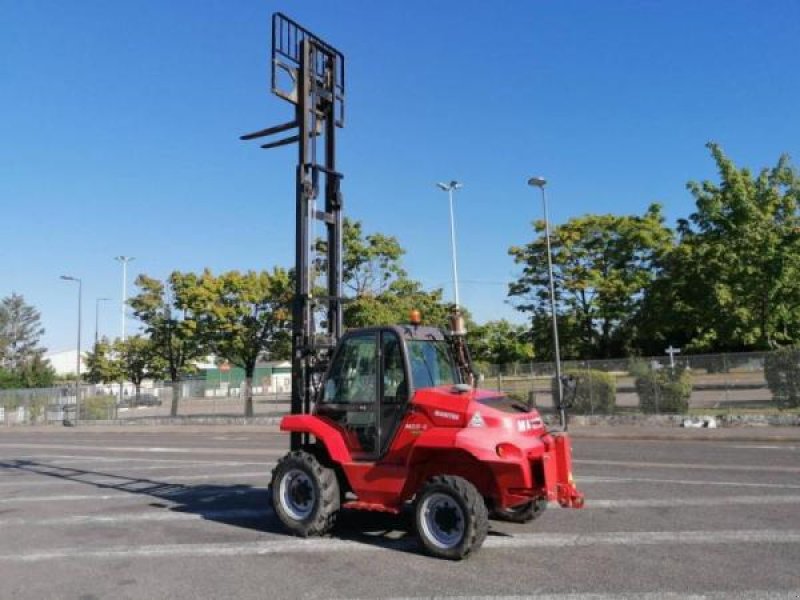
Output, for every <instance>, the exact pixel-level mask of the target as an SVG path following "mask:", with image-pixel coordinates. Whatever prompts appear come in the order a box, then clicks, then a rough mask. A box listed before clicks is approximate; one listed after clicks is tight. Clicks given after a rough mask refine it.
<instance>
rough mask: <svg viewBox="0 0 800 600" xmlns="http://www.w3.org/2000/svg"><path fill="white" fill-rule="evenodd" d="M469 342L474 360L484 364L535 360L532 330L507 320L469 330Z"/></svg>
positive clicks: (491, 322)
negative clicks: (531, 336)
mask: <svg viewBox="0 0 800 600" xmlns="http://www.w3.org/2000/svg"><path fill="white" fill-rule="evenodd" d="M467 342H468V344H469V350H470V354H471V355H472V359H473V360H475V361H479V362H482V363H488V364H492V365H504V364H509V363H516V362H523V361H530V360H532V359H533V346H532V345H531V340H530V328H528V327H525V326H524V325H515V324H514V323H510V322H508V321H506V320H505V319H500V320H499V321H488V322H486V323H484V324H483V325H475V326H473V327H471V328H469V331H468V334H467Z"/></svg>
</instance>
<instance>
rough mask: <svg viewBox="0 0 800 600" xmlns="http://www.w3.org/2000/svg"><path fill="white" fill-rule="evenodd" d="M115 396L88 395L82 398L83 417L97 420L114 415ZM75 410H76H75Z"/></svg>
mask: <svg viewBox="0 0 800 600" xmlns="http://www.w3.org/2000/svg"><path fill="white" fill-rule="evenodd" d="M116 402H117V399H116V398H115V397H114V396H88V397H87V398H82V399H81V419H84V420H88V421H97V420H103V419H111V418H113V417H114V406H115V404H116ZM73 412H75V411H74V410H73Z"/></svg>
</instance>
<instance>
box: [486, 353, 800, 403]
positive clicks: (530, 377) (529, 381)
mask: <svg viewBox="0 0 800 600" xmlns="http://www.w3.org/2000/svg"><path fill="white" fill-rule="evenodd" d="M769 354H770V353H768V352H751V353H736V354H705V355H677V356H674V357H673V358H672V359H670V357H668V356H659V357H638V358H624V359H610V360H587V361H564V362H563V364H562V371H563V372H564V374H566V375H571V376H573V377H574V378H575V379H576V381H577V389H576V390H574V391H572V390H567V391H565V396H566V397H567V399H570V397H571V396H572V395H573V394H574V395H575V397H576V400H578V402H577V404H578V405H579V406H576V407H575V411H576V412H582V413H587V414H604V413H609V412H614V413H622V414H624V413H635V412H655V413H673V412H686V411H689V412H702V411H710V412H737V411H739V412H751V411H752V412H759V411H774V410H778V409H786V408H788V407H787V405H786V403H785V402H784V401H783V399H779V398H777V397H776V396H775V393H774V390H771V389H770V386H769V384H768V382H767V379H766V376H765V361H766V359H767V357H768V356H769ZM790 368H792V369H793V370H794V373H789V374H788V375H789V376H790V377H792V376H793V377H794V378H800V364H797V365H795V366H794V367H790ZM478 370H479V371H480V372H481V374H482V376H483V379H482V381H481V387H484V388H491V389H499V390H502V391H504V392H505V393H507V394H511V395H513V396H515V397H517V398H518V399H520V400H523V401H527V402H530V403H533V404H535V405H536V406H538V407H541V408H544V409H551V408H552V406H553V393H554V388H553V379H554V374H555V371H554V365H553V363H552V362H550V363H535V362H532V363H515V364H505V365H490V364H479V365H478ZM598 374H600V375H599V376H598ZM606 383H608V384H610V386H611V387H612V391H611V395H612V397H613V399H612V401H611V402H610V403H608V402H604V401H602V400H604V398H603V397H602V394H603V393H605V392H606V390H607V389H608V386H607V385H606ZM676 406H677V407H679V408H684V409H685V410H683V411H676V410H675V408H676Z"/></svg>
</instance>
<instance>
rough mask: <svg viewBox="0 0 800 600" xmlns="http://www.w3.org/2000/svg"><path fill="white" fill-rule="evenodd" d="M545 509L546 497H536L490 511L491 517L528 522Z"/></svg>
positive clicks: (509, 521)
mask: <svg viewBox="0 0 800 600" xmlns="http://www.w3.org/2000/svg"><path fill="white" fill-rule="evenodd" d="M546 509H547V499H546V498H537V499H536V500H532V501H530V502H528V503H526V504H522V505H520V506H515V507H513V508H495V509H493V510H492V512H491V518H492V519H495V520H496V521H506V522H508V523H530V522H531V521H533V520H534V519H537V518H539V517H540V516H541V515H542V513H543V512H544V511H545V510H546Z"/></svg>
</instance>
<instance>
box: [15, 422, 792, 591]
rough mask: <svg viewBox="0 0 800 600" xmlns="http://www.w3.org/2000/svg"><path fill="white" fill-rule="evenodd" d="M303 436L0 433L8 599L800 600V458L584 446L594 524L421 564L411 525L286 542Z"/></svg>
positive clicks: (371, 522) (721, 448) (550, 518)
mask: <svg viewBox="0 0 800 600" xmlns="http://www.w3.org/2000/svg"><path fill="white" fill-rule="evenodd" d="M287 441H288V440H287V438H286V437H284V436H283V435H281V434H279V433H277V432H274V431H262V430H252V429H247V428H241V429H238V430H237V429H227V430H224V431H220V430H216V429H214V428H208V429H206V430H202V429H200V430H197V429H193V430H187V431H175V430H159V429H158V428H153V429H152V430H150V429H148V430H144V431H143V430H127V429H120V430H119V431H112V432H108V431H93V430H91V429H88V428H76V429H51V430H47V431H27V430H24V429H19V430H17V429H10V430H6V431H0V598H22V599H26V598H36V599H39V598H75V599H83V600H89V599H94V598H223V597H227V598H376V597H380V598H420V597H434V596H435V597H496V598H503V597H516V598H519V597H526V596H535V597H537V598H545V599H548V598H553V599H555V598H557V599H561V600H605V599H606V598H635V599H637V600H638V599H641V600H655V599H657V598H664V599H667V600H671V599H677V598H693V599H695V598H715V599H716V598H719V599H722V598H756V599H759V598H781V599H783V598H793V599H796V598H800V570H798V565H800V445H798V444H796V443H792V442H788V443H787V442H784V443H780V442H768V443H767V442H761V443H759V442H756V441H750V440H737V439H731V440H724V439H719V440H712V441H703V442H693V441H689V440H675V439H672V440H646V439H628V440H616V439H587V438H578V439H576V440H575V441H574V455H575V472H576V479H577V481H578V484H579V486H580V487H581V489H582V490H583V491H584V492H585V494H586V497H587V501H586V508H585V509H583V510H580V511H575V510H564V509H559V508H557V507H552V508H551V509H550V510H547V511H546V512H545V513H544V515H543V516H542V517H541V518H540V519H538V520H536V521H534V522H533V523H529V524H526V525H513V524H505V523H497V522H493V523H492V530H491V532H490V535H489V537H488V539H487V541H486V543H485V545H484V547H483V548H482V549H481V551H480V552H478V553H477V554H476V555H474V556H472V557H470V558H469V559H468V560H466V561H462V562H458V563H454V562H446V561H440V560H435V559H432V558H429V557H426V556H424V555H422V554H421V553H420V552H419V551H418V547H417V545H416V542H415V540H414V537H413V533H412V532H410V531H409V529H408V523H407V521H406V520H404V519H397V518H387V517H379V516H370V515H359V514H347V515H344V516H343V518H342V519H341V521H340V524H339V525H338V526H337V528H336V530H335V532H334V535H333V536H331V537H327V538H323V539H308V540H301V539H298V538H293V537H289V536H287V535H285V534H284V532H283V531H282V529H281V527H280V524H279V522H278V520H277V519H276V518H275V516H274V514H273V513H272V511H271V509H270V507H269V502H268V499H267V484H268V482H269V474H270V471H271V469H272V466H273V465H274V463H275V461H276V460H277V459H278V458H279V457H280V456H281V455H282V454H283V453H284V452H285V449H286V445H287Z"/></svg>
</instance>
